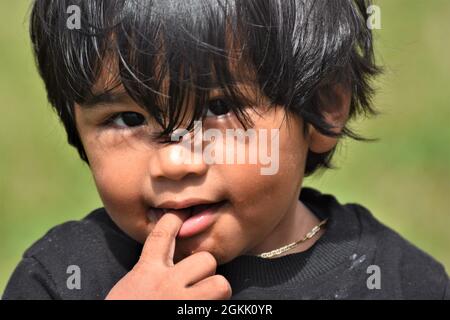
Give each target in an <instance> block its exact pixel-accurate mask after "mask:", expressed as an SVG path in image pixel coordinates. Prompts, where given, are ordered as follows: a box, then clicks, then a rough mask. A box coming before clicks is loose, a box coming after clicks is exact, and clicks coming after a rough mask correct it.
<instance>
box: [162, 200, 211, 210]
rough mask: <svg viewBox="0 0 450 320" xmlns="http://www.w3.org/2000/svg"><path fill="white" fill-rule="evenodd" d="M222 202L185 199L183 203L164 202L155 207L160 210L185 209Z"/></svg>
mask: <svg viewBox="0 0 450 320" xmlns="http://www.w3.org/2000/svg"><path fill="white" fill-rule="evenodd" d="M217 202H220V201H217V200H206V199H198V198H191V199H185V200H182V201H173V200H170V201H164V202H161V203H160V204H158V205H157V206H155V208H159V209H185V208H189V207H192V206H197V205H201V204H214V203H217Z"/></svg>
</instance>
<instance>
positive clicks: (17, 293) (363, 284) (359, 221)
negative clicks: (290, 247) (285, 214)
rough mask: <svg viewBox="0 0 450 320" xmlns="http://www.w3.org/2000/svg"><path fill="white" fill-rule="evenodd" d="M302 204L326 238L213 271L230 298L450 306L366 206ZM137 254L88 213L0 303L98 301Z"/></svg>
mask: <svg viewBox="0 0 450 320" xmlns="http://www.w3.org/2000/svg"><path fill="white" fill-rule="evenodd" d="M300 200H301V201H302V202H303V203H304V204H305V205H306V206H308V208H309V209H310V210H311V211H312V212H313V213H314V214H316V215H317V216H318V218H319V219H321V220H322V219H324V218H327V217H328V219H329V220H328V223H327V227H326V231H325V233H324V234H323V235H322V237H321V238H320V239H319V240H318V241H317V242H316V243H315V244H314V245H313V246H312V247H311V248H309V249H308V250H306V251H304V252H300V253H294V254H289V255H285V256H282V257H278V258H272V259H263V258H259V257H256V256H247V255H243V256H239V257H237V258H235V259H234V260H232V261H230V262H228V263H226V264H224V265H220V266H218V268H217V273H218V274H222V275H224V276H225V277H226V278H227V279H228V280H229V282H230V284H231V287H232V290H233V296H232V298H233V299H450V281H449V278H448V275H447V274H446V272H445V269H444V267H443V266H442V265H441V264H440V263H438V262H437V261H435V260H434V259H433V258H432V257H431V256H429V255H428V254H427V253H425V252H423V251H421V250H420V249H418V248H416V247H415V246H413V245H412V244H411V243H409V242H408V241H406V240H405V239H403V238H402V237H400V236H399V235H398V234H397V233H396V232H394V231H392V230H391V229H389V228H387V227H386V226H384V225H383V224H381V223H380V222H379V221H377V220H376V219H375V218H374V217H373V216H372V214H371V213H370V212H369V211H368V210H367V209H365V208H364V207H362V206H360V205H358V204H345V205H343V204H340V203H339V202H338V201H337V200H336V199H335V198H334V197H333V196H332V195H329V194H322V193H320V192H319V191H317V190H315V189H312V188H307V187H304V188H303V189H302V191H301V194H300ZM141 250H142V245H141V244H140V243H138V242H136V241H134V240H133V239H131V238H130V237H129V236H127V235H126V234H125V233H124V232H123V231H122V230H120V229H119V228H118V227H117V226H116V225H115V224H114V223H113V221H112V220H111V219H110V218H109V216H108V214H107V212H106V211H105V209H104V208H100V209H97V210H94V211H93V212H91V213H90V214H89V215H88V216H86V217H85V218H84V219H82V220H80V221H70V222H66V223H64V224H61V225H59V226H56V227H54V228H52V229H51V230H50V231H49V232H48V233H47V234H46V235H45V236H44V237H42V238H41V239H40V240H38V241H37V242H36V243H34V244H33V245H32V246H31V247H30V248H29V249H28V250H27V251H26V252H25V253H24V255H23V258H22V260H21V261H20V263H19V265H18V266H17V268H16V269H15V271H14V273H13V274H12V276H11V278H10V280H9V283H8V285H7V287H6V290H5V292H4V294H3V299H104V298H105V297H106V295H107V293H108V292H109V290H110V289H111V288H112V287H113V286H114V284H115V283H116V282H117V281H118V280H119V279H120V278H121V277H123V276H124V275H125V274H126V273H127V272H128V271H129V270H130V269H131V268H132V267H133V266H134V264H135V263H136V262H137V260H138V258H139V255H140V252H141ZM74 275H76V276H79V277H78V279H79V280H80V281H79V282H77V280H74V278H73V276H74Z"/></svg>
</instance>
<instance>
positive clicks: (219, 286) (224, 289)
mask: <svg viewBox="0 0 450 320" xmlns="http://www.w3.org/2000/svg"><path fill="white" fill-rule="evenodd" d="M213 279H214V280H213V284H214V289H215V291H216V292H217V294H218V295H219V296H220V297H231V286H230V283H229V282H228V280H227V279H226V278H225V277H224V276H222V275H215V276H214V277H213Z"/></svg>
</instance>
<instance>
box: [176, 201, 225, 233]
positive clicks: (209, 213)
mask: <svg viewBox="0 0 450 320" xmlns="http://www.w3.org/2000/svg"><path fill="white" fill-rule="evenodd" d="M224 204H225V202H219V203H217V204H214V205H212V206H210V207H208V208H206V209H205V210H203V211H202V212H199V213H197V214H195V215H193V216H191V217H189V218H188V219H187V220H185V221H184V222H183V225H182V226H181V228H180V231H179V232H178V237H179V238H188V237H192V236H194V235H196V234H198V233H200V232H203V231H204V230H206V229H207V228H208V227H210V226H211V225H212V224H213V223H214V220H215V215H214V214H215V213H216V212H217V211H218V210H219V209H220V208H221V207H222V206H223V205H224Z"/></svg>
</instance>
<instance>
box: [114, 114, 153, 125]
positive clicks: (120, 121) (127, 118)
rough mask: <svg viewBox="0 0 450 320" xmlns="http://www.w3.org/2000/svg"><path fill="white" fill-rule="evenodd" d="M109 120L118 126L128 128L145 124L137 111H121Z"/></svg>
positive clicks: (143, 118)
mask: <svg viewBox="0 0 450 320" xmlns="http://www.w3.org/2000/svg"><path fill="white" fill-rule="evenodd" d="M110 121H111V123H113V124H115V125H116V126H118V127H122V128H130V127H138V126H141V125H143V124H145V117H144V116H143V115H142V114H140V113H137V112H121V113H118V114H116V115H115V116H113V117H112V119H111V120H110Z"/></svg>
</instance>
